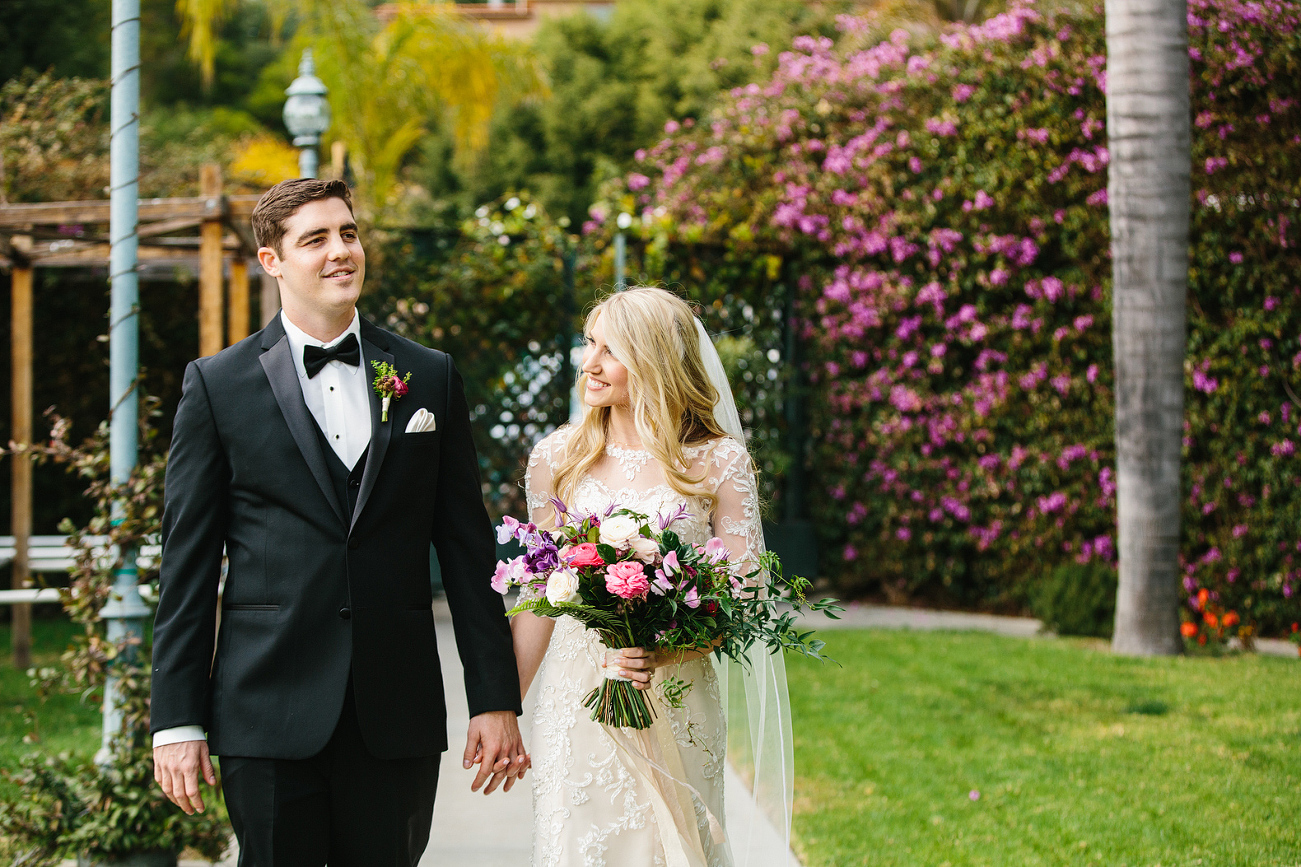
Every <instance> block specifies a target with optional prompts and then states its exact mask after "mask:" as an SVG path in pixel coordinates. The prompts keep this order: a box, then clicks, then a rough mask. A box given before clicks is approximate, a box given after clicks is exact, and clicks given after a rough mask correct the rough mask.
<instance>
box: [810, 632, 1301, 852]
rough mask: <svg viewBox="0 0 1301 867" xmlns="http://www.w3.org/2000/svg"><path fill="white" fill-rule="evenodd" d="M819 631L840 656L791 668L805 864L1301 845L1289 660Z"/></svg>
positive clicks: (1299, 762) (1295, 679)
mask: <svg viewBox="0 0 1301 867" xmlns="http://www.w3.org/2000/svg"><path fill="white" fill-rule="evenodd" d="M823 635H824V637H825V638H826V639H827V651H828V652H829V653H831V654H832V655H834V656H835V657H836V658H837V659H839V660H841V662H842V663H843V667H837V666H828V665H816V664H809V663H807V662H805V661H804V660H802V659H793V660H790V661H789V662H788V668H787V673H788V675H789V683H790V694H791V717H792V722H793V727H794V732H795V762H796V767H797V768H798V770H799V774H798V776H797V777H796V780H795V822H794V841H793V843H794V848H795V851H796V852H797V854H799V856H800V860H801V863H803V864H805V865H806V867H858V865H873V867H915V865H919V864H930V865H937V864H942V863H946V862H947V863H949V864H951V865H954V867H985V865H988V867H995V865H997V867H1002V865H1013V864H1015V865H1036V867H1068V865H1069V867H1086V865H1090V864H1096V865H1122V864H1129V865H1140V864H1142V865H1156V864H1172V865H1173V864H1181V865H1191V864H1193V863H1195V862H1197V861H1201V863H1202V864H1205V865H1210V864H1214V865H1222V867H1256V865H1265V864H1270V865H1276V867H1281V865H1288V864H1293V863H1295V861H1296V854H1297V852H1298V851H1301V830H1299V829H1298V826H1297V823H1296V821H1295V816H1296V814H1297V810H1298V808H1299V807H1301V796H1299V795H1298V792H1301V751H1298V750H1297V748H1296V746H1297V732H1298V731H1301V702H1298V701H1297V696H1298V695H1301V666H1298V665H1297V662H1296V660H1291V659H1277V658H1270V657H1259V656H1254V655H1239V656H1233V657H1223V658H1219V659H1210V658H1205V657H1197V658H1190V657H1175V658H1168V657H1167V658H1159V659H1144V660H1138V659H1130V658H1123V657H1117V656H1113V655H1112V654H1110V653H1107V652H1106V651H1105V650H1104V649H1102V648H1101V647H1099V642H1097V641H1096V640H1093V639H1087V640H1085V639H1059V640H1051V639H1032V640H1026V639H1020V638H1006V637H1001V636H994V635H981V634H976V633H965V634H964V633H919V632H910V631H898V632H893V631H879V630H872V631H869V630H864V631H854V632H826V633H823ZM973 793H974V795H973ZM973 797H974V798H975V799H974V800H973Z"/></svg>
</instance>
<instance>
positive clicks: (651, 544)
mask: <svg viewBox="0 0 1301 867" xmlns="http://www.w3.org/2000/svg"><path fill="white" fill-rule="evenodd" d="M628 544H629V546H631V547H632V551H633V553H634V554H636V555H637V559H638V560H641V561H643V562H645V563H653V562H655V558H656V557H657V556H659V553H660V543H659V542H656V541H655V540H654V539H647V538H646V537H645V536H638V537H636V538H635V539H632V540H630V541H629V542H628Z"/></svg>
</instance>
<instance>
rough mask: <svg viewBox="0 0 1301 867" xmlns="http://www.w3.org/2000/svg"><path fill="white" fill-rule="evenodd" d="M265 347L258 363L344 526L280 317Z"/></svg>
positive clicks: (265, 338)
mask: <svg viewBox="0 0 1301 867" xmlns="http://www.w3.org/2000/svg"><path fill="white" fill-rule="evenodd" d="M262 348H263V349H264V350H265V351H264V352H263V353H262V355H261V356H259V358H258V360H259V361H261V362H262V370H263V371H264V372H265V373H266V376H267V381H268V382H270V383H271V391H272V392H274V393H275V396H276V403H277V404H279V405H280V414H281V415H283V416H284V418H285V424H286V425H288V426H289V433H290V434H291V435H292V436H293V438H294V442H295V443H297V445H298V450H299V451H300V452H302V455H303V460H305V461H307V468H308V469H309V470H311V471H312V478H314V479H316V484H318V485H320V487H321V493H322V494H324V495H325V499H326V502H328V503H329V504H330V508H331V509H333V510H334V514H335V515H336V516H337V517H338V519H339V521H340V522H341V523H342V522H343V520H344V516H343V508H342V506H341V505H340V503H339V500H338V497H336V496H335V493H334V484H333V482H332V481H331V480H330V470H329V468H328V467H327V466H326V464H325V454H324V452H322V451H321V443H320V440H319V439H318V438H317V436H316V422H315V421H313V420H312V415H311V413H310V412H309V411H308V409H307V404H306V403H305V402H304V401H303V389H302V386H301V385H299V384H298V371H297V370H296V369H295V368H294V359H293V356H292V354H291V350H290V348H289V338H288V337H286V336H285V329H284V325H283V324H281V322H280V317H279V316H277V317H275V318H274V319H272V320H271V322H270V323H268V325H267V327H266V328H265V329H264V330H263V337H262Z"/></svg>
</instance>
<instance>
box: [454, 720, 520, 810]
mask: <svg viewBox="0 0 1301 867" xmlns="http://www.w3.org/2000/svg"><path fill="white" fill-rule="evenodd" d="M463 759H464V761H463V762H462V764H463V766H464V767H465V769H466V770H469V769H470V768H472V767H473V766H474V765H478V766H479V772H478V773H477V774H475V776H474V782H472V783H471V784H470V791H472V792H477V791H479V788H480V787H481V786H483V784H484V782H485V781H487V783H488V785H487V787H486V788H484V790H483V793H484V794H485V795H490V794H492V792H493V791H494V790H495V789H496V788H497V786H499V785H500V786H501V790H502V791H503V792H509V791H510V788H511V786H513V785H515V781H516V780H522V779H524V772H525V771H526V770H528V769H529V768H530V767H531V766H532V761H531V760H530V759H529V755H528V753H527V752H525V750H524V738H523V737H522V736H521V735H520V731H519V723H518V722H517V721H516V719H515V713H514V712H513V711H508V710H493V711H487V712H485V713H481V714H479V715H478V716H475V717H471V718H470V731H469V736H468V737H467V738H466V741H465V755H464V756H463ZM503 783H504V784H505V785H502V784H503Z"/></svg>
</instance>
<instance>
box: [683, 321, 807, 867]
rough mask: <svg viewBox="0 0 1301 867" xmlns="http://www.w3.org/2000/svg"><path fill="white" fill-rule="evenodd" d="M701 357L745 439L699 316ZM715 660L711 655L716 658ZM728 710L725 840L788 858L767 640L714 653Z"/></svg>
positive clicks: (730, 427)
mask: <svg viewBox="0 0 1301 867" xmlns="http://www.w3.org/2000/svg"><path fill="white" fill-rule="evenodd" d="M696 331H697V334H698V336H699V338H700V356H701V358H702V360H703V361H704V363H705V370H706V372H707V373H708V374H709V381H710V383H711V384H712V385H713V386H714V389H715V390H716V391H717V392H718V403H716V404H715V405H714V418H715V420H716V421H717V422H718V424H719V426H720V427H721V428H722V429H723V431H725V432H726V433H727V434H728V436H730V437H732V438H733V439H735V440H736V441H737V442H739V443H741V444H742V445H745V430H744V428H742V427H741V416H740V414H739V413H738V412H737V410H736V401H735V399H734V398H733V397H732V387H731V385H730V384H729V383H728V381H727V372H726V370H724V368H723V362H722V360H721V359H719V357H718V350H717V349H715V348H714V342H713V340H711V339H710V337H709V332H708V331H706V330H705V326H704V325H703V324H702V323H701V321H700V319H699V318H697V319H696ZM711 658H713V657H711ZM713 661H714V668H715V670H716V671H717V673H718V681H719V692H720V694H721V696H722V699H723V704H724V710H725V713H726V716H727V750H728V752H727V754H728V765H729V768H728V770H727V783H726V787H725V789H724V796H723V797H724V803H725V804H726V805H727V838H728V841H729V842H730V844H731V848H732V857H733V859H734V862H735V864H736V865H737V867H769V865H773V867H777V865H780V867H786V865H788V864H789V863H790V860H789V859H790V854H789V853H790V833H791V804H792V801H793V799H794V794H795V774H794V767H795V761H794V755H793V749H792V747H793V744H792V741H791V715H790V699H789V696H788V694H787V690H786V663H785V661H784V660H783V659H782V656H781V654H780V653H777V654H773V653H770V652H769V651H768V648H767V647H766V646H758V645H756V646H754V647H752V648H751V649H750V651H749V654H748V658H747V660H746V663H747V664H746V665H744V666H742V665H740V664H738V663H736V662H734V661H732V660H730V659H728V658H726V657H724V658H723V659H722V660H719V659H717V658H713Z"/></svg>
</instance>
